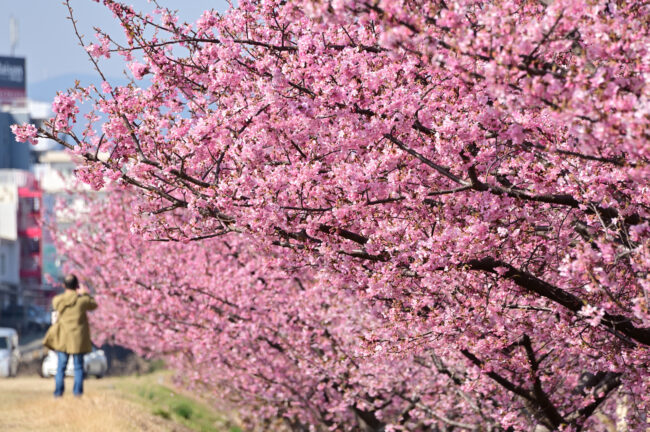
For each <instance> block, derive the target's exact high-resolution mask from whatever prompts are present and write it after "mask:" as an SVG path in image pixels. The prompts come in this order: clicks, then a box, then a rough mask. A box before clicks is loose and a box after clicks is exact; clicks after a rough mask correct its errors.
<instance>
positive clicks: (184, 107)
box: [15, 0, 650, 431]
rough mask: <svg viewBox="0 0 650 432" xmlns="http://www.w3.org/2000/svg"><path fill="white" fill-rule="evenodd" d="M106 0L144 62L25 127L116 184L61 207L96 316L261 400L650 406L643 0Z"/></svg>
mask: <svg viewBox="0 0 650 432" xmlns="http://www.w3.org/2000/svg"><path fill="white" fill-rule="evenodd" d="M103 3H104V4H105V6H106V7H108V8H110V10H111V11H112V12H113V13H114V15H115V17H116V19H117V20H119V21H120V23H121V25H122V27H123V28H124V31H125V32H124V33H125V39H124V41H122V39H119V38H116V37H115V36H114V35H109V34H105V33H103V32H101V30H98V34H97V37H98V41H97V42H95V43H90V44H87V45H86V48H87V51H88V52H89V55H90V56H91V59H92V61H93V62H94V63H95V65H96V67H97V70H98V72H99V73H100V74H101V63H100V62H101V58H102V57H103V56H106V57H109V56H122V57H123V58H124V61H125V64H126V65H127V66H128V68H129V69H130V71H131V73H132V76H133V79H132V82H131V83H130V84H129V85H125V86H113V85H111V83H109V82H104V83H103V85H102V86H101V88H95V87H92V86H90V87H85V88H82V87H79V86H78V87H76V88H74V89H71V90H69V91H68V92H66V93H60V94H59V95H58V96H57V98H56V99H55V102H54V104H53V110H54V112H55V117H54V118H53V119H52V120H51V121H50V122H48V123H47V124H46V125H45V126H44V127H42V128H41V129H38V130H37V129H35V128H34V127H32V126H20V127H16V128H15V132H16V134H17V136H18V138H19V139H21V140H33V139H35V138H36V137H46V138H50V139H54V140H58V141H59V142H61V143H62V144H63V145H66V146H67V147H69V148H70V150H71V151H72V152H74V153H75V154H76V155H77V156H78V158H79V161H80V162H79V167H78V168H77V176H78V178H80V179H81V180H83V181H84V182H86V183H88V184H90V185H92V186H93V187H94V188H97V189H99V188H102V187H105V188H106V190H107V191H109V194H108V196H107V198H106V199H105V200H90V201H89V208H90V209H91V211H90V212H89V214H88V215H86V216H85V218H83V220H80V223H79V224H77V225H75V226H74V227H72V228H71V229H70V230H68V231H67V232H65V233H61V238H62V239H64V240H65V241H62V242H61V249H62V251H63V252H64V253H66V254H67V255H68V257H69V258H70V261H69V262H70V264H71V266H72V267H73V268H76V271H79V272H81V273H82V274H83V276H84V277H85V278H86V280H88V281H90V282H91V283H92V284H93V286H94V287H95V288H96V290H97V292H98V295H99V296H101V297H102V299H103V304H104V305H105V306H104V307H103V308H102V310H101V312H99V314H100V315H101V319H97V320H96V321H95V322H96V325H97V326H99V327H101V328H102V329H103V330H104V332H105V334H108V333H111V334H113V335H114V337H116V338H117V340H119V341H121V342H123V343H125V344H127V345H129V346H133V347H135V348H137V349H139V350H141V351H147V352H153V353H163V354H167V355H169V356H170V357H171V358H173V359H174V362H175V363H174V364H175V365H176V367H177V368H178V369H179V370H180V371H184V373H185V375H186V376H189V377H191V379H192V380H193V381H194V382H195V383H196V384H195V385H197V386H201V388H203V389H210V390H211V391H214V392H216V393H218V394H220V395H222V396H223V397H224V398H227V399H229V400H231V401H233V402H235V403H236V404H237V405H238V406H239V407H240V408H241V409H242V413H244V416H245V417H246V418H247V419H248V420H249V421H250V422H251V424H258V425H264V424H266V425H267V426H268V424H270V423H268V422H274V421H276V420H278V419H283V420H284V421H285V422H286V425H287V427H289V428H292V429H294V430H328V429H329V430H351V431H352V430H373V431H380V430H391V429H392V430H422V431H424V430H431V431H434V430H445V429H446V430H462V429H465V430H529V429H530V428H536V429H537V430H575V431H577V430H608V428H610V429H611V428H615V427H619V429H620V428H628V430H638V431H641V430H645V428H646V427H647V423H648V421H649V419H648V416H647V412H648V410H650V396H649V395H650V370H649V368H650V366H649V365H650V351H649V350H650V312H649V306H650V298H649V296H650V279H649V275H648V270H649V268H650V225H649V218H650V184H649V181H648V179H649V178H650V168H649V167H648V161H649V160H648V158H649V156H650V101H649V98H650V85H649V84H648V79H650V51H649V48H650V20H649V19H648V18H649V16H650V5H648V4H646V3H644V2H634V1H624V0H616V1H611V2H609V3H605V2H593V1H587V0H539V1H538V0H528V1H524V0H493V1H487V0H486V1H480V0H430V1H426V0H335V1H317V0H309V1H298V0H266V1H261V0H260V1H249V0H241V1H239V2H237V5H236V6H231V8H230V9H229V10H228V11H227V12H226V13H223V14H220V13H217V12H215V11H206V12H205V13H204V14H203V15H202V17H201V18H200V19H199V20H198V21H196V23H193V24H187V23H182V22H179V20H178V18H177V16H176V15H175V13H174V12H172V11H170V10H168V9H165V8H163V7H157V8H156V9H155V10H154V11H153V12H152V13H150V14H146V13H141V12H138V11H135V10H133V9H132V8H131V7H129V6H126V5H123V4H121V3H119V2H116V1H112V0H103ZM71 14H72V10H71ZM73 24H74V21H73ZM102 77H103V76H102ZM81 103H91V104H92V105H93V110H92V111H91V112H90V113H89V114H86V115H85V120H84V121H85V127H83V130H82V131H81V132H78V131H77V130H78V129H73V126H74V125H75V122H77V121H78V120H79V117H80V114H79V108H78V106H79V104H81ZM616 422H618V426H616V425H614V426H612V424H613V423H616Z"/></svg>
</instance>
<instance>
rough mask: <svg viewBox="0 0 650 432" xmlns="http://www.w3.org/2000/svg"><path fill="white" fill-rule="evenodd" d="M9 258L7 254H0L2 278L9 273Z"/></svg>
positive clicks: (0, 273)
mask: <svg viewBox="0 0 650 432" xmlns="http://www.w3.org/2000/svg"><path fill="white" fill-rule="evenodd" d="M6 261H7V258H6V257H5V254H3V253H0V276H3V275H4V274H5V272H6V271H7V262H6Z"/></svg>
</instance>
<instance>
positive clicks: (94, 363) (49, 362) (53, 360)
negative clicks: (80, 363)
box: [41, 347, 108, 378]
mask: <svg viewBox="0 0 650 432" xmlns="http://www.w3.org/2000/svg"><path fill="white" fill-rule="evenodd" d="M58 363H59V359H58V357H57V355H56V351H48V353H47V355H46V356H45V358H44V359H43V366H42V368H41V376H42V377H44V378H48V377H53V376H55V375H56V367H57V365H58ZM107 370H108V361H107V360H106V354H104V350H101V349H97V348H95V347H93V350H92V352H89V353H88V354H85V355H84V374H85V376H90V375H94V376H95V377H97V378H101V377H103V376H104V375H106V371H107ZM65 375H66V376H74V360H73V359H72V355H71V356H70V358H69V359H68V366H67V367H66V368H65Z"/></svg>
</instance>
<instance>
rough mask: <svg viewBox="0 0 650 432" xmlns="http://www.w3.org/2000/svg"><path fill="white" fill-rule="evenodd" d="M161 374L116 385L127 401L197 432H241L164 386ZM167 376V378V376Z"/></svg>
mask: <svg viewBox="0 0 650 432" xmlns="http://www.w3.org/2000/svg"><path fill="white" fill-rule="evenodd" d="M165 375H167V374H166V373H165V372H162V373H160V372H159V373H156V374H147V375H142V376H139V377H129V378H125V379H124V380H123V381H122V382H121V384H120V385H119V387H120V389H121V390H122V391H124V392H125V393H126V394H127V396H129V398H131V399H133V400H134V401H135V402H137V403H139V404H142V405H145V406H146V407H148V408H149V409H150V410H151V412H153V414H154V415H156V416H158V417H162V418H164V419H167V420H172V421H175V422H178V423H181V424H183V425H184V426H187V427H189V428H190V429H192V430H195V431H200V432H243V431H242V430H241V429H240V428H239V427H237V426H235V425H233V424H232V423H231V422H230V421H228V420H227V419H226V418H225V416H223V415H220V414H219V413H217V412H215V411H214V410H213V409H212V408H210V407H208V406H206V405H205V404H203V403H201V402H199V401H197V400H194V399H192V398H190V397H188V396H185V395H183V394H180V393H178V392H176V391H174V390H173V389H171V388H169V387H166V386H165V385H164V381H165V380H164V376H165ZM167 376H168V375H167Z"/></svg>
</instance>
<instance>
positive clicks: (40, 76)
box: [0, 0, 227, 96]
mask: <svg viewBox="0 0 650 432" xmlns="http://www.w3.org/2000/svg"><path fill="white" fill-rule="evenodd" d="M125 3H127V4H130V5H132V6H134V7H135V8H136V9H138V10H151V8H152V5H151V4H150V3H149V2H147V0H127V1H125ZM159 3H160V4H161V5H163V6H167V7H169V8H171V9H178V10H179V14H180V17H181V19H182V20H185V21H188V22H189V21H192V22H193V21H196V19H197V18H199V16H200V15H201V14H202V13H203V11H204V10H206V9H211V8H214V9H217V10H219V11H224V10H225V9H226V8H227V3H226V1H225V0H160V1H159ZM70 4H71V5H72V7H73V9H74V12H75V16H76V18H77V20H78V22H79V23H78V25H79V27H81V32H82V33H83V34H84V35H85V38H86V41H94V40H95V31H94V30H93V27H100V28H102V29H104V30H106V31H108V32H110V33H119V34H120V35H121V31H120V28H119V25H118V24H117V23H116V20H115V19H114V18H113V17H112V15H111V13H110V12H109V11H108V10H107V9H106V8H105V7H104V6H102V5H100V4H98V3H95V2H94V1H92V0H70ZM67 14H68V10H67V7H66V6H65V5H63V4H62V0H0V56H8V55H10V38H9V20H10V17H11V16H13V17H14V18H15V19H16V21H17V22H18V34H19V40H18V44H17V46H16V51H15V55H16V56H18V57H26V59H27V60H26V61H27V66H26V67H27V83H28V91H29V88H30V87H31V86H33V85H34V84H36V83H39V82H44V81H53V80H54V81H55V79H56V78H57V77H62V76H64V75H65V76H66V78H68V76H69V75H77V74H78V75H80V76H83V75H86V76H87V75H89V74H94V72H93V69H92V65H91V63H90V62H89V60H88V57H87V55H86V53H85V52H84V50H83V49H82V48H81V47H80V46H79V43H78V40H77V39H76V36H75V34H74V31H73V28H72V25H71V23H70V21H69V20H68V19H67ZM102 67H103V69H104V71H105V73H106V74H107V75H108V76H112V77H119V76H121V75H122V70H123V69H124V65H123V63H121V62H120V61H119V56H116V60H115V61H104V62H103V64H102ZM72 85H74V82H71V83H70V85H69V86H72ZM28 96H29V94H28Z"/></svg>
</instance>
